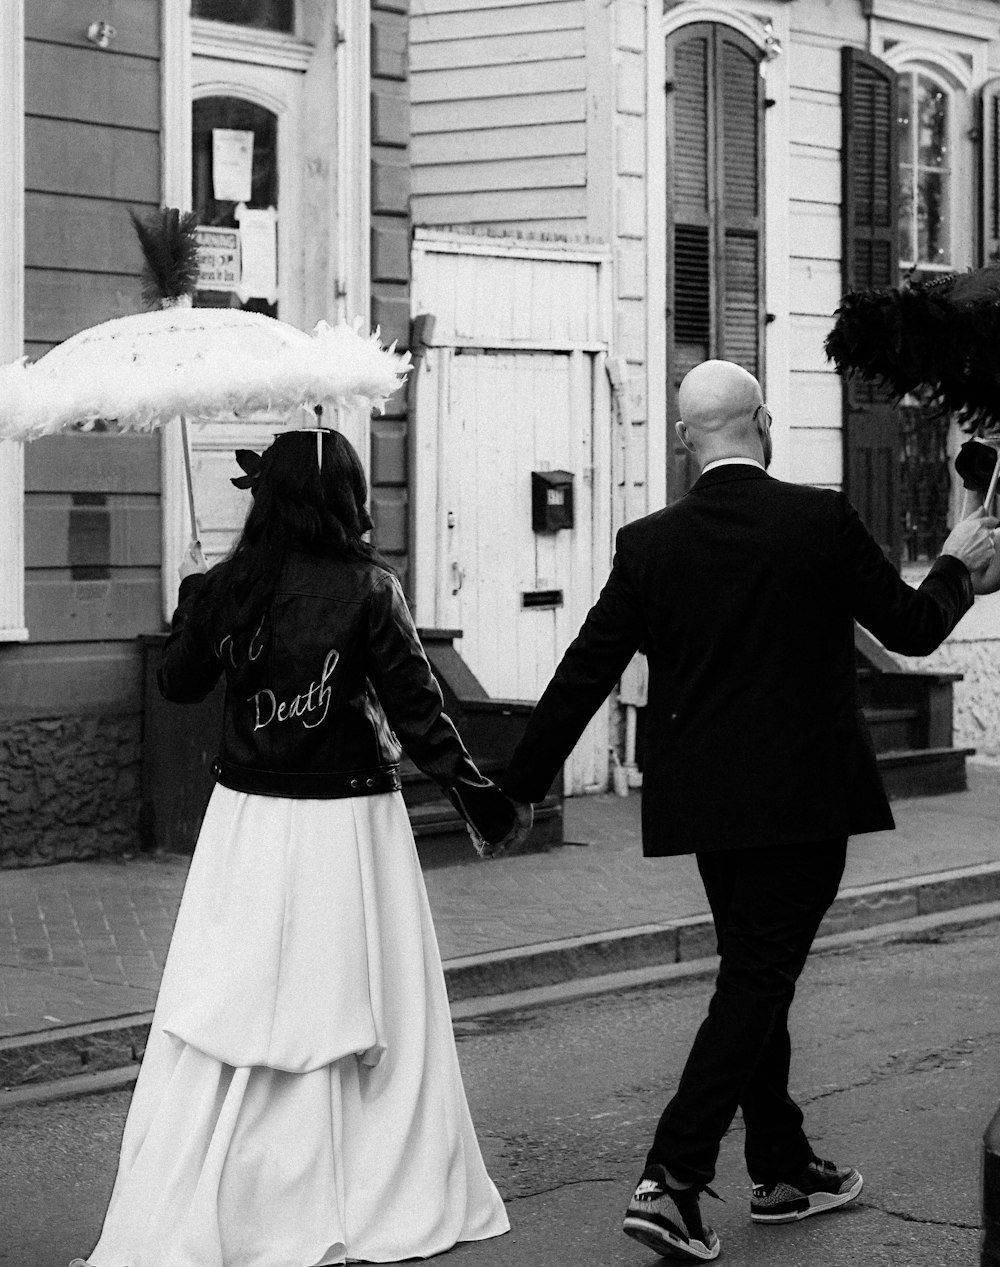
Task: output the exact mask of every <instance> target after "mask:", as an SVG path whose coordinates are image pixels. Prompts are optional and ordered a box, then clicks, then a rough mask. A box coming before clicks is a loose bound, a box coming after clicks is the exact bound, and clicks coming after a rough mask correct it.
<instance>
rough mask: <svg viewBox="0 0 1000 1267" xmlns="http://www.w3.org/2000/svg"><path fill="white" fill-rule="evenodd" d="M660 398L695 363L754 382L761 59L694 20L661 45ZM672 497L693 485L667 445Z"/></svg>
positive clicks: (759, 336) (757, 366) (671, 393)
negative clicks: (663, 231) (721, 363)
mask: <svg viewBox="0 0 1000 1267" xmlns="http://www.w3.org/2000/svg"><path fill="white" fill-rule="evenodd" d="M666 70H667V77H666V94H667V96H666V125H667V127H666V141H667V150H666V154H665V156H664V157H665V161H666V177H667V179H666V195H667V196H666V206H665V208H664V214H665V219H666V224H667V278H666V283H667V284H666V293H667V328H666V335H667V356H666V361H667V401H668V417H677V412H676V392H677V388H678V386H679V384H680V381H681V379H682V378H683V377H684V375H685V374H686V373H687V372H688V370H690V369H691V368H692V367H693V366H694V365H696V364H697V363H698V362H699V361H703V360H705V359H707V358H709V357H722V358H725V359H726V360H730V361H736V362H738V363H739V364H740V365H742V366H744V367H745V368H746V369H748V370H749V371H750V373H751V374H754V375H756V376H757V377H758V378H759V377H760V376H761V373H762V365H763V360H762V348H763V329H764V228H763V201H764V199H763V193H764V183H763V160H764V154H763V149H764V145H763V139H764V138H763V115H764V91H763V79H762V77H761V74H760V52H759V50H758V49H757V48H756V46H755V45H754V44H753V43H752V42H751V41H750V40H749V39H748V38H747V37H746V36H745V35H742V34H741V33H740V32H738V31H736V30H735V29H733V28H732V27H728V26H724V25H722V24H719V23H708V22H699V23H694V24H692V25H690V26H685V27H682V28H681V29H680V30H678V31H675V32H673V33H672V34H671V35H669V36H668V37H667V45H666ZM668 452H669V453H670V454H671V457H670V458H669V459H668V469H667V495H668V498H670V499H671V500H672V499H674V498H676V497H679V496H681V495H682V494H683V493H684V492H686V491H687V489H688V488H689V487H690V485H691V483H692V481H693V478H694V475H695V471H694V469H693V467H692V464H691V462H690V460H689V457H688V454H687V452H686V450H684V449H683V448H680V447H675V446H674V445H673V444H670V445H669V446H668Z"/></svg>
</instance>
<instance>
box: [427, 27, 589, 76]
mask: <svg viewBox="0 0 1000 1267" xmlns="http://www.w3.org/2000/svg"><path fill="white" fill-rule="evenodd" d="M583 55H584V47H583V31H580V30H572V29H571V30H561V31H531V32H529V33H523V34H522V33H518V34H516V35H509V34H508V35H490V36H486V37H484V38H482V39H475V40H441V41H438V42H435V43H431V42H428V43H426V44H414V45H413V47H412V49H411V52H410V70H411V72H414V71H415V72H418V73H419V72H421V71H430V70H451V69H458V68H459V67H462V66H466V67H468V66H479V67H484V66H485V67H495V66H516V65H523V64H524V63H526V62H544V61H551V60H552V59H553V58H557V57H583Z"/></svg>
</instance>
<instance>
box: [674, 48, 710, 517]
mask: <svg viewBox="0 0 1000 1267" xmlns="http://www.w3.org/2000/svg"><path fill="white" fill-rule="evenodd" d="M712 44H713V41H712V28H711V27H710V26H707V25H705V24H701V23H699V24H698V25H694V26H689V27H685V28H684V30H683V31H682V32H681V33H680V34H679V35H677V36H675V37H674V38H673V39H670V40H668V41H667V153H666V164H667V208H666V211H667V243H668V247H669V249H668V258H667V322H666V334H667V402H668V404H667V426H668V428H669V432H668V437H667V439H668V452H669V453H670V459H671V460H670V461H669V463H668V470H667V489H668V495H669V496H670V497H671V498H673V497H678V496H680V495H681V494H683V493H685V492H686V491H687V490H688V488H690V487H691V484H692V483H693V482H694V480H695V478H696V477H697V469H696V468H695V466H694V463H693V462H692V460H691V458H690V455H689V454H688V452H687V450H686V449H685V448H684V447H683V445H681V443H680V441H679V440H678V439H677V437H676V433H675V431H674V427H673V423H674V421H675V420H676V418H677V388H678V387H679V386H680V382H681V379H682V378H683V377H684V375H685V374H686V373H687V372H688V370H690V369H693V368H694V366H695V365H697V364H698V363H699V361H704V360H705V359H706V358H707V357H709V356H711V354H712V352H711V349H712V347H713V344H714V342H715V340H714V338H713V335H714V333H715V332H714V329H713V317H714V308H715V303H714V294H713V277H712V273H713V270H712V267H711V256H712V240H711V238H712V235H711V223H710V206H711V202H712V199H711V198H710V192H709V191H710V188H711V184H712V176H713V172H712V170H711V168H710V165H709V157H710V151H711V147H710V145H709V120H710V117H711V114H712V111H711V93H710V90H711V84H712V78H713V75H712V63H713V61H714V58H713V47H712Z"/></svg>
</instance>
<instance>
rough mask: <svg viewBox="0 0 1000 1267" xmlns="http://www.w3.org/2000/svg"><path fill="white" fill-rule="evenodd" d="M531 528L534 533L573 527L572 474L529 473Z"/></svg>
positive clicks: (568, 472)
mask: <svg viewBox="0 0 1000 1267" xmlns="http://www.w3.org/2000/svg"><path fill="white" fill-rule="evenodd" d="M531 526H532V528H533V529H534V530H535V532H558V531H559V529H560V528H572V527H573V472H572V471H532V472H531Z"/></svg>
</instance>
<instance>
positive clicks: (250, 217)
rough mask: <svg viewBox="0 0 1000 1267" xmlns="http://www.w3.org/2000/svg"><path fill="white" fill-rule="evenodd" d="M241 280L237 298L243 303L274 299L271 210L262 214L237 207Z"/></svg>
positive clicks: (275, 280) (275, 219)
mask: <svg viewBox="0 0 1000 1267" xmlns="http://www.w3.org/2000/svg"><path fill="white" fill-rule="evenodd" d="M236 219H237V220H238V221H239V222H240V243H241V247H242V259H243V279H242V283H241V285H240V288H239V291H238V294H239V296H240V298H241V299H242V300H243V301H244V302H245V301H246V300H247V299H266V300H267V302H268V303H269V304H273V303H274V302H275V301H276V299H277V298H278V213H277V211H276V210H275V208H274V207H266V208H264V209H262V210H259V209H256V208H255V209H251V208H249V207H237V208H236Z"/></svg>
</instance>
